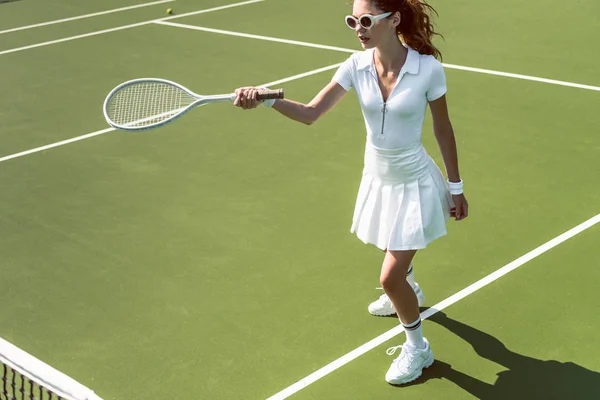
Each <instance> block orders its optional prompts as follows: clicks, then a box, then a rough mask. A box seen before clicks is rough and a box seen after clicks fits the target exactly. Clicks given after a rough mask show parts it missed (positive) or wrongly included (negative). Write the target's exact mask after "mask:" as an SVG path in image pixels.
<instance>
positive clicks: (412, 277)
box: [406, 263, 415, 289]
mask: <svg viewBox="0 0 600 400" xmlns="http://www.w3.org/2000/svg"><path fill="white" fill-rule="evenodd" d="M406 281H407V282H408V284H409V285H410V287H411V288H413V289H414V288H415V273H414V272H413V266H412V263H411V264H410V266H409V267H408V272H407V273H406Z"/></svg>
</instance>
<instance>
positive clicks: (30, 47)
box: [0, 0, 264, 56]
mask: <svg viewBox="0 0 600 400" xmlns="http://www.w3.org/2000/svg"><path fill="white" fill-rule="evenodd" d="M262 1H264V0H249V1H244V2H241V3H233V4H228V5H225V6H219V7H213V8H207V9H205V10H199V11H192V12H189V13H184V14H179V15H173V16H171V17H164V18H159V19H153V20H150V21H144V22H138V23H136V24H130V25H122V26H118V27H116V28H111V29H103V30H101V31H95V32H90V33H84V34H82V35H76V36H69V37H66V38H62V39H57V40H51V41H48V42H42V43H36V44H32V45H29V46H23V47H17V48H14V49H9V50H4V51H0V56H1V55H3V54H9V53H16V52H18V51H23V50H29V49H34V48H36V47H43V46H49V45H51V44H56V43H62V42H69V41H71V40H76V39H81V38H84V37H89V36H96V35H102V34H104V33H109V32H115V31H120V30H123V29H129V28H135V27H137V26H142V25H148V24H152V23H154V22H157V21H166V20H170V19H175V18H183V17H188V16H190V15H198V14H204V13H208V12H213V11H219V10H225V9H227V8H233V7H239V6H245V5H247V4H253V3H260V2H262Z"/></svg>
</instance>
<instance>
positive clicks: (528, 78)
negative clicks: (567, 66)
mask: <svg viewBox="0 0 600 400" xmlns="http://www.w3.org/2000/svg"><path fill="white" fill-rule="evenodd" d="M155 23H156V24H159V25H169V26H173V27H177V28H184V29H193V30H196V31H203V32H211V33H217V34H221V35H229V36H238V37H244V38H249V39H258V40H266V41H269V42H278V43H287V44H292V45H296V46H304V47H312V48H316V49H325V50H334V51H340V52H344V53H357V52H359V51H361V50H353V49H346V48H343V47H335V46H327V45H323V44H317V43H309V42H300V41H297V40H288V39H281V38H275V37H270V36H261V35H252V34H249V33H242V32H233V31H225V30H222V29H213V28H206V27H203V26H195V25H187V24H179V23H174V22H163V21H160V20H157V21H155ZM0 54H1V53H0ZM442 65H443V66H444V67H445V68H448V69H458V70H462V71H469V72H478V73H480V74H488V75H497V76H504V77H507V78H515V79H522V80H526V81H534V82H543V83H548V84H551V85H559V86H568V87H574V88H578V89H586V90H594V91H599V92H600V87H598V86H591V85H582V84H580V83H573V82H565V81H558V80H555V79H546V78H539V77H537V76H530V75H521V74H513V73H510V72H502V71H494V70H491V69H483V68H472V67H465V66H462V65H455V64H446V63H443V64H442Z"/></svg>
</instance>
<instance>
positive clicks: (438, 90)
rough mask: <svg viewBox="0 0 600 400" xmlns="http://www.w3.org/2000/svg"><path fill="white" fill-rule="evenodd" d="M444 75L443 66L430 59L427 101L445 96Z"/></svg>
mask: <svg viewBox="0 0 600 400" xmlns="http://www.w3.org/2000/svg"><path fill="white" fill-rule="evenodd" d="M447 90H448V89H447V87H446V74H445V73H444V66H443V65H442V63H441V62H439V61H438V60H436V59H432V63H431V77H430V78H429V87H428V89H427V101H434V100H437V99H439V98H440V97H442V96H443V95H445V94H446V91H447Z"/></svg>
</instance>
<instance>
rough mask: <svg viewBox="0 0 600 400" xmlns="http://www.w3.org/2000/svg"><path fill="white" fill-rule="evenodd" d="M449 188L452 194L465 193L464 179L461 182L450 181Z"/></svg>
mask: <svg viewBox="0 0 600 400" xmlns="http://www.w3.org/2000/svg"><path fill="white" fill-rule="evenodd" d="M448 189H450V194H452V195H457V194H462V193H463V181H462V179H461V180H460V182H450V181H448Z"/></svg>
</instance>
